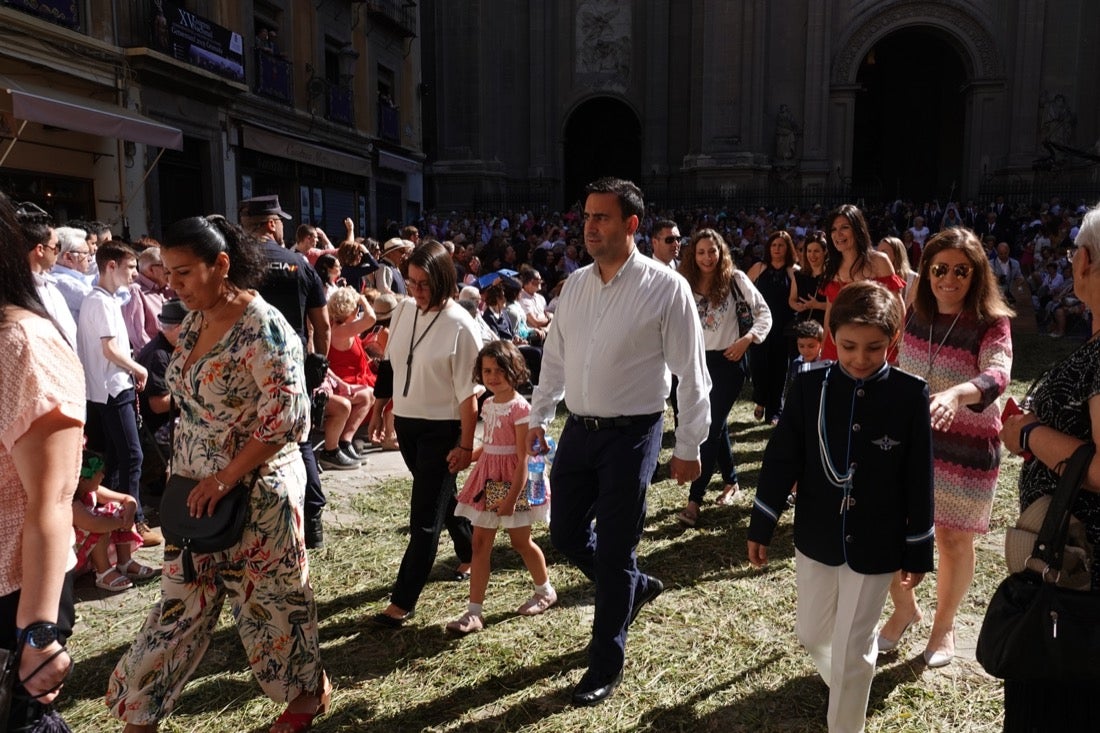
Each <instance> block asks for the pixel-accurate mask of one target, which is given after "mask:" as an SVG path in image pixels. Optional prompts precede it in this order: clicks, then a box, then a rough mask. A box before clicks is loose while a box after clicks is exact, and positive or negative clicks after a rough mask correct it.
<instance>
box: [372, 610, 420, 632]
mask: <svg viewBox="0 0 1100 733" xmlns="http://www.w3.org/2000/svg"><path fill="white" fill-rule="evenodd" d="M410 618H412V611H409V612H408V613H406V614H405V615H404V616H390V615H389V614H388V613H376V614H374V615H373V616H371V617H370V620H371V621H373V622H374V623H376V624H377V625H379V626H385V627H386V628H387V629H400V628H401V627H402V626H404V625H405V622H406V621H408V620H409V619H410Z"/></svg>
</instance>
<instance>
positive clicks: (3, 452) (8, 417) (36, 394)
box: [0, 308, 84, 596]
mask: <svg viewBox="0 0 1100 733" xmlns="http://www.w3.org/2000/svg"><path fill="white" fill-rule="evenodd" d="M3 318H4V320H5V322H4V323H3V324H0V505H2V506H3V507H4V511H3V512H0V596H5V595H7V594H9V593H11V592H13V591H15V590H18V589H19V588H21V587H22V584H23V520H24V519H25V518H26V514H27V492H26V490H25V489H24V488H23V483H22V481H20V479H19V474H18V472H17V471H16V469H15V461H14V460H12V456H11V449H12V446H14V445H15V443H16V442H17V441H18V440H19V439H20V438H21V437H23V435H24V434H25V433H26V432H27V430H29V429H30V426H31V425H32V424H33V423H34V421H35V420H37V419H38V418H40V417H42V416H43V415H46V414H49V413H50V412H52V411H53V410H54V409H60V410H61V412H62V413H64V414H65V415H67V416H68V417H71V418H73V419H74V420H79V421H80V422H84V371H83V369H82V368H81V366H80V361H79V360H78V359H77V356H76V353H75V352H74V351H73V350H72V348H71V347H70V346H69V345H67V344H66V343H65V340H64V339H63V338H62V337H61V334H60V333H59V332H58V330H57V328H56V327H55V326H54V325H53V323H51V322H50V321H47V320H46V319H44V318H40V317H38V316H36V315H33V314H31V313H28V312H27V311H21V310H16V309H13V308H8V309H6V312H5V313H4V314H3ZM71 472H72V477H73V481H72V487H71V488H70V489H69V496H68V497H67V498H66V500H65V503H66V504H68V503H69V502H70V501H71V500H72V494H73V492H74V491H75V490H76V479H77V476H78V475H79V473H80V462H79V459H78V460H77V461H76V462H75V463H74V464H73V465H72V466H71ZM68 531H69V535H70V538H69V547H70V551H69V561H68V563H67V564H66V566H65V567H66V569H68V570H71V569H72V568H73V567H75V566H76V555H75V554H74V553H73V552H72V549H71V548H72V544H73V541H74V540H75V536H74V535H73V531H72V527H69V530H68Z"/></svg>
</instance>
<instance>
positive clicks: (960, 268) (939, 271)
mask: <svg viewBox="0 0 1100 733" xmlns="http://www.w3.org/2000/svg"><path fill="white" fill-rule="evenodd" d="M928 271H929V272H930V273H932V277H946V276H947V273H948V272H949V271H950V272H954V273H955V277H957V278H958V279H960V280H965V279H966V278H968V277H970V273H971V272H973V271H974V268H973V267H971V266H970V265H954V266H952V265H949V264H947V263H946V262H938V263H936V264H934V265H932V266H931V267H929V268H928Z"/></svg>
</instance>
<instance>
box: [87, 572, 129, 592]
mask: <svg viewBox="0 0 1100 733" xmlns="http://www.w3.org/2000/svg"><path fill="white" fill-rule="evenodd" d="M111 573H115V578H114V580H111V581H108V580H107V576H109V575H110V574H111ZM95 587H96V588H102V589H103V590H109V591H111V592H117V591H123V590H130V589H131V588H133V587H134V584H133V583H132V582H130V579H129V578H127V577H126V576H125V575H123V573H122V571H121V570H119V569H118V568H107V569H106V570H104V571H103V572H102V573H96V574H95Z"/></svg>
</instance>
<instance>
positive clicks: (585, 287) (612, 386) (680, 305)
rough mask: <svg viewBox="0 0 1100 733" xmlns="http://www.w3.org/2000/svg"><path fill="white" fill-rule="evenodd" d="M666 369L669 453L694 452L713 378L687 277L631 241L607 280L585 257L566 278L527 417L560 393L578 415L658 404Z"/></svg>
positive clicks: (544, 410) (629, 411)
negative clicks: (672, 416)
mask: <svg viewBox="0 0 1100 733" xmlns="http://www.w3.org/2000/svg"><path fill="white" fill-rule="evenodd" d="M670 370H671V372H670ZM672 373H675V374H677V375H678V376H679V378H680V383H679V387H678V388H677V391H676V395H677V401H678V404H679V407H680V426H679V427H678V428H677V429H676V447H675V449H674V450H673V454H674V455H675V456H676V457H677V458H680V459H681V460H688V461H690V460H698V459H699V445H700V444H701V443H702V442H703V440H704V439H705V438H706V436H707V430H708V428H709V427H710V401H709V397H708V395H709V394H710V387H711V384H710V377H709V376H708V374H707V371H706V364H705V359H704V356H703V335H702V330H701V328H700V325H699V316H698V314H697V313H696V309H695V302H694V300H693V299H692V296H691V291H690V289H689V288H688V285H687V281H686V280H684V278H682V277H681V276H680V275H678V274H677V273H675V272H673V271H672V270H670V269H669V268H668V267H667V266H665V265H663V264H661V263H659V262H656V261H655V260H652V259H650V258H649V257H646V256H645V255H643V254H641V253H640V252H639V251H638V250H637V248H634V249H632V250H631V253H630V256H629V257H628V258H627V260H626V262H625V263H624V264H623V266H622V267H621V268H620V269H619V271H618V272H617V273H616V274H615V276H614V277H612V278H611V280H610V281H608V282H607V283H606V284H604V282H603V281H602V280H601V279H600V275H599V271H598V270H597V269H596V265H594V264H592V265H587V266H585V267H582V268H580V269H579V270H577V271H576V272H575V273H574V274H573V275H572V276H570V278H569V279H568V280H566V281H565V287H564V288H563V290H562V294H561V300H560V302H559V303H558V307H557V311H556V313H555V317H554V320H553V322H551V324H550V329H549V332H548V333H547V336H546V342H545V343H544V344H543V355H542V372H541V374H540V376H539V385H538V387H537V388H536V389H535V393H534V396H533V398H532V410H531V425H532V426H537V427H541V428H543V429H545V428H546V427H547V426H548V425H549V424H550V421H551V420H552V419H553V418H554V413H555V409H556V407H557V404H558V402H559V401H561V399H562V397H564V398H565V402H566V404H567V405H568V406H569V409H570V411H572V412H574V413H576V414H578V415H584V416H592V417H619V416H622V415H645V414H650V413H656V412H663V411H664V408H665V398H667V397H668V393H669V389H670V387H671V384H672Z"/></svg>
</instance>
